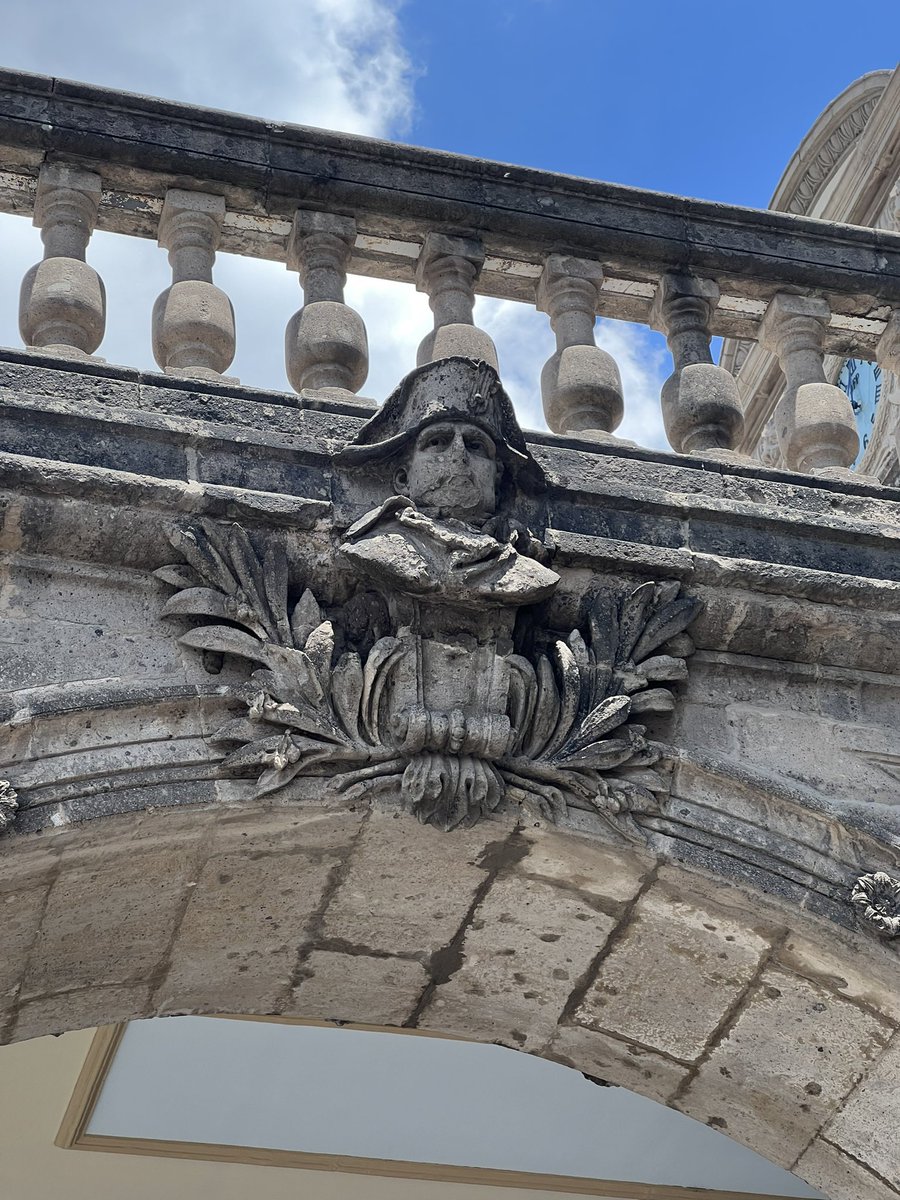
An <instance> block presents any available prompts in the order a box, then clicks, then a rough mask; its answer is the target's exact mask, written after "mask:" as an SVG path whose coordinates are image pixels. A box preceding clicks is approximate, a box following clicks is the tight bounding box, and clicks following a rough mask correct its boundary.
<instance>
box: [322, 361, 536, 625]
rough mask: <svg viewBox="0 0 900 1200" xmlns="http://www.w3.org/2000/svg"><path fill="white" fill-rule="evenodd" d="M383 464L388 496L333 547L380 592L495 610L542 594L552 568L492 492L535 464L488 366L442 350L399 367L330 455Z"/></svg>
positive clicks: (509, 487)
mask: <svg viewBox="0 0 900 1200" xmlns="http://www.w3.org/2000/svg"><path fill="white" fill-rule="evenodd" d="M340 460H343V462H344V463H345V464H348V465H349V464H353V465H356V464H360V465H361V464H379V463H380V464H381V465H382V466H389V467H390V468H392V473H391V475H390V482H391V485H392V486H393V490H394V494H393V495H391V496H389V497H388V498H387V499H386V500H385V501H384V502H383V503H382V504H381V505H380V506H379V507H378V508H376V509H374V510H372V511H371V512H369V513H366V514H365V516H363V517H362V518H360V520H358V521H357V522H356V523H355V524H354V525H352V526H351V527H350V528H349V529H348V530H347V532H346V534H345V536H344V540H343V543H342V545H341V552H342V553H343V555H344V556H345V558H346V559H348V560H349V561H350V562H351V563H353V565H354V566H355V567H356V568H357V569H358V570H360V571H362V572H363V573H364V574H366V575H368V576H369V577H370V578H372V579H374V580H375V581H376V582H378V583H380V584H381V585H382V586H384V587H385V588H387V589H391V590H397V591H399V592H401V593H403V594H405V595H411V596H417V597H423V598H424V597H427V596H432V597H434V598H435V599H437V598H444V599H448V600H456V601H464V600H476V599H478V600H481V601H491V602H493V604H495V605H498V606H502V607H505V606H507V605H520V604H531V603H535V602H537V601H539V600H542V599H544V598H545V597H546V596H548V595H549V594H550V593H551V592H552V591H553V590H554V588H555V587H556V584H557V583H558V581H559V577H558V576H557V575H556V573H555V572H554V571H551V570H549V569H548V568H547V567H545V566H543V565H542V564H541V563H540V562H538V561H537V560H536V559H535V558H533V557H531V556H530V553H529V551H531V550H532V549H533V548H536V546H537V543H535V542H534V540H533V539H532V538H531V537H530V535H529V534H528V533H527V531H525V530H524V529H522V528H521V527H518V526H515V524H514V523H513V524H511V523H510V521H509V519H508V517H507V516H506V515H505V514H503V513H501V512H500V511H499V510H500V507H501V505H500V494H501V492H502V491H503V492H506V493H510V492H515V490H516V489H517V487H519V486H521V485H522V482H523V479H524V481H525V486H526V487H527V486H529V485H530V486H534V485H535V483H536V482H538V481H539V480H540V469H539V468H538V466H537V464H536V463H535V462H534V460H533V459H532V458H531V455H530V454H529V453H528V450H527V448H526V446H525V443H524V439H523V438H522V435H521V432H520V431H519V429H518V425H517V424H516V422H515V417H514V416H513V413H512V406H511V405H510V402H509V399H508V397H507V396H506V393H505V392H504V391H503V389H502V387H501V386H500V382H499V379H498V378H497V376H496V373H495V372H494V370H493V368H492V367H490V366H489V365H488V364H486V363H483V362H477V361H475V360H472V359H466V358H449V359H442V360H440V361H438V362H435V363H429V364H427V365H426V366H425V367H421V368H419V369H418V370H417V371H414V372H412V374H411V375H408V376H407V377H406V379H405V380H404V381H403V383H402V384H401V385H400V387H399V388H398V389H397V391H396V392H395V393H394V394H393V395H392V396H391V397H390V398H389V400H388V401H387V402H386V403H385V406H384V408H383V409H382V410H381V412H380V413H378V414H377V415H376V416H375V417H373V418H372V420H371V421H369V422H368V424H367V426H365V427H364V429H363V430H362V431H361V432H360V435H359V437H358V438H357V441H356V442H355V443H354V444H352V445H351V446H349V447H347V449H346V450H344V451H343V452H342V454H341V455H340V456H339V461H340Z"/></svg>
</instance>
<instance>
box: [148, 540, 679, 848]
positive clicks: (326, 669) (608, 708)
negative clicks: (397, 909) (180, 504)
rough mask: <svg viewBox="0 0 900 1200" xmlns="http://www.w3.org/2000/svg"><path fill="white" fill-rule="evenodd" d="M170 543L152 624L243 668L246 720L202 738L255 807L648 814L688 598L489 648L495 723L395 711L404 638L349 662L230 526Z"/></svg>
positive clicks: (603, 613)
mask: <svg viewBox="0 0 900 1200" xmlns="http://www.w3.org/2000/svg"><path fill="white" fill-rule="evenodd" d="M175 544H176V546H177V548H178V549H179V551H180V553H181V555H182V556H183V558H184V560H185V562H184V563H180V564H175V565H172V566H168V567H163V568H161V569H160V570H159V571H158V572H157V576H158V577H159V578H160V579H162V580H163V581H164V582H166V583H168V584H170V585H173V586H174V587H176V588H177V589H178V590H177V592H176V594H175V595H174V596H173V597H172V598H171V599H170V600H169V601H168V603H167V605H166V607H165V610H164V615H166V616H178V617H192V618H198V619H200V620H201V621H202V622H203V624H201V625H199V626H198V627H197V628H194V629H192V630H190V631H188V632H187V633H185V634H184V635H183V636H182V638H181V642H182V644H184V645H186V646H190V647H193V648H194V649H196V650H200V651H206V650H210V651H217V652H220V653H224V654H230V655H234V656H237V657H239V658H243V659H246V660H248V661H249V662H251V663H253V664H254V665H255V668H256V669H255V670H254V671H253V672H252V674H250V676H249V679H248V681H247V684H246V686H245V687H244V688H243V689H242V690H241V691H240V695H241V697H242V698H243V700H244V701H245V703H246V706H247V708H246V715H245V716H242V717H239V718H237V719H234V720H231V721H229V722H228V724H226V725H225V726H224V727H223V728H222V729H220V730H219V731H218V732H217V733H216V734H215V737H214V741H216V742H217V743H219V744H223V745H225V746H226V747H228V752H227V754H226V757H225V759H224V762H223V769H224V770H225V771H226V772H239V773H248V772H249V773H251V774H253V775H255V776H256V795H257V796H265V795H268V794H270V793H275V792H281V791H282V790H283V789H286V788H288V786H289V785H290V784H291V782H292V781H293V780H294V779H295V778H296V777H297V776H300V775H325V776H331V777H333V786H334V787H335V788H336V790H337V791H338V792H339V793H343V794H344V795H346V796H347V797H348V798H359V797H361V796H362V795H369V796H371V797H373V798H377V797H378V796H381V795H389V796H394V797H396V796H398V795H399V797H400V800H401V803H402V804H403V806H404V807H405V808H407V809H408V810H410V811H411V812H413V813H415V814H416V815H417V816H418V817H419V819H420V820H422V821H424V822H428V823H431V824H435V825H437V826H439V827H441V828H444V829H451V828H453V827H455V826H457V825H470V824H472V823H474V822H475V821H477V820H479V819H480V818H481V817H483V816H486V815H488V814H489V813H491V812H494V811H497V810H498V809H499V808H500V807H501V806H502V805H503V804H505V803H509V802H514V803H519V804H524V805H526V806H528V807H529V808H531V809H533V810H535V811H536V812H538V813H539V814H540V815H542V816H544V817H546V818H548V819H550V820H557V819H559V818H560V817H563V816H564V815H565V814H566V813H567V812H568V811H569V810H570V809H582V810H587V811H589V812H595V813H599V814H601V815H602V816H603V817H605V818H606V819H607V820H608V821H609V822H610V823H611V824H613V825H614V826H615V827H616V828H617V829H619V830H620V832H622V833H624V834H625V835H626V836H632V837H634V836H638V834H639V830H638V826H637V824H636V822H635V820H634V816H635V814H637V813H641V812H648V813H652V812H654V811H657V810H658V806H659V801H658V797H659V796H660V795H662V794H664V793H665V792H666V791H667V783H666V780H665V778H664V776H663V774H661V773H660V771H659V770H658V769H654V768H655V767H656V765H657V764H658V763H659V760H660V758H661V757H662V748H661V747H660V746H658V745H657V744H655V743H654V742H652V741H651V740H649V739H648V738H647V736H646V727H645V725H644V724H642V723H641V722H642V719H643V717H644V715H645V714H652V713H660V712H667V711H670V710H671V709H672V708H673V706H674V697H673V693H672V691H671V690H670V687H669V686H668V685H671V684H673V683H677V682H680V681H682V680H684V679H686V678H687V666H686V663H685V655H686V654H687V653H689V652H690V650H691V648H692V647H691V644H690V639H689V638H687V637H685V636H683V635H684V630H685V629H686V628H687V626H688V625H689V624H690V622H691V621H692V620H693V618H694V616H695V615H696V613H697V611H698V608H699V602H698V601H697V600H694V599H690V598H687V597H682V596H680V595H679V584H678V583H675V582H671V583H663V584H657V583H645V584H643V585H641V586H640V587H638V588H637V589H635V590H634V591H631V592H630V593H628V594H626V595H623V596H621V597H620V598H619V600H618V601H617V602H616V601H612V600H609V599H608V598H602V599H597V600H595V601H594V602H593V603H592V605H591V607H590V609H589V611H588V613H587V614H586V619H585V622H584V627H583V628H581V629H574V630H572V631H570V633H569V634H568V635H567V636H565V637H557V638H553V637H552V636H549V635H547V636H545V637H544V638H543V644H544V646H545V648H544V649H543V650H541V651H539V652H534V653H530V654H525V653H509V654H505V655H502V656H494V654H493V651H491V657H492V659H493V664H492V666H491V667H490V670H491V671H492V672H493V676H494V680H495V681H499V683H498V684H497V687H499V688H500V689H501V691H502V698H503V708H502V711H488V710H485V711H480V710H479V711H477V712H473V711H464V710H463V708H462V707H461V706H458V705H450V706H448V707H447V708H446V710H444V709H441V708H440V707H439V706H438V704H436V703H434V702H426V703H422V702H419V703H408V702H407V701H406V700H404V699H403V697H404V696H405V695H407V694H409V689H408V683H409V680H410V679H412V680H413V684H414V683H415V677H416V672H417V671H419V672H421V664H422V663H423V661H425V660H426V659H427V656H428V654H430V653H433V652H434V646H433V644H432V645H429V644H428V641H427V638H425V637H423V636H422V634H421V633H418V632H415V631H413V630H411V629H410V628H408V627H404V628H402V629H395V630H394V632H393V633H391V634H390V635H388V636H384V637H380V638H378V640H376V641H375V642H374V644H373V645H372V646H371V648H369V649H368V651H367V652H365V653H363V652H361V650H360V649H359V648H356V647H354V646H353V645H352V642H351V639H350V638H349V636H348V633H347V630H346V629H345V628H343V627H342V625H341V620H340V615H339V614H338V613H336V614H335V616H334V618H333V619H329V618H328V616H327V615H326V614H325V613H323V611H322V608H321V606H320V604H319V602H318V601H317V599H316V598H315V596H314V595H313V593H312V592H311V591H310V590H309V589H306V590H304V591H302V593H301V594H300V596H299V598H297V599H296V600H292V599H289V596H288V579H289V576H292V575H293V572H292V571H291V570H290V569H289V567H290V565H289V563H288V562H287V560H286V558H285V556H284V554H283V553H282V552H281V550H280V549H279V548H276V547H270V548H269V549H267V550H266V552H265V553H263V554H262V555H260V554H258V553H257V551H256V549H255V547H254V545H253V543H252V542H251V539H250V538H249V536H248V534H247V533H246V531H245V530H244V529H243V528H242V527H241V526H240V525H232V526H231V527H230V529H229V530H227V531H224V530H222V529H219V528H217V527H216V526H215V525H213V524H212V523H206V524H203V525H198V526H193V527H191V528H188V529H185V530H182V531H181V532H180V533H179V534H178V535H177V536H176V538H175ZM470 666H471V673H472V675H473V680H474V677H475V676H476V675H478V673H479V672H481V673H483V672H484V670H485V668H484V664H483V663H480V661H479V659H478V655H477V654H476V655H473V656H472V661H471V664H470ZM404 680H405V681H406V685H407V686H406V690H404V687H405V685H404ZM472 686H473V688H474V686H475V683H474V682H473V685H472ZM497 687H495V688H494V691H495V692H496V691H497ZM419 690H420V691H421V688H420V689H419ZM398 697H399V699H398ZM426 701H427V697H426Z"/></svg>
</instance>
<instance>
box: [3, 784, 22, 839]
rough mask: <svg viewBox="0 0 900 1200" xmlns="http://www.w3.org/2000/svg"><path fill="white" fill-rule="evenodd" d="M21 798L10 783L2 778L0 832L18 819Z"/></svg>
mask: <svg viewBox="0 0 900 1200" xmlns="http://www.w3.org/2000/svg"><path fill="white" fill-rule="evenodd" d="M18 807H19V799H18V797H17V795H16V793H15V791H14V789H13V787H12V785H11V784H10V783H7V781H6V780H5V779H0V833H5V832H6V830H7V829H9V828H10V827H11V826H12V823H13V821H15V819H16V811H17V809H18Z"/></svg>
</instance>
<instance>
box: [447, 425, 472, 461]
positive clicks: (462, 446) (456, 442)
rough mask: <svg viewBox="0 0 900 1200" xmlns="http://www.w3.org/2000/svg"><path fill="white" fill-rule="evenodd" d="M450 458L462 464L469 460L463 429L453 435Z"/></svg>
mask: <svg viewBox="0 0 900 1200" xmlns="http://www.w3.org/2000/svg"><path fill="white" fill-rule="evenodd" d="M450 456H451V458H454V459H456V460H458V461H459V462H462V463H465V462H468V460H469V450H468V447H467V446H466V442H465V438H464V437H463V432H462V430H461V429H457V430H455V431H454V433H453V441H452V442H451V443H450Z"/></svg>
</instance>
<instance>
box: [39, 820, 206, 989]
mask: <svg viewBox="0 0 900 1200" xmlns="http://www.w3.org/2000/svg"><path fill="white" fill-rule="evenodd" d="M202 829H203V826H202V823H201V822H196V824H195V828H194V830H193V831H192V832H190V833H187V834H186V836H185V838H184V840H183V841H181V842H177V841H176V842H174V843H169V844H168V845H165V846H163V847H150V848H146V849H145V848H142V846H141V839H140V838H136V839H135V840H134V842H132V843H129V842H121V843H118V844H117V843H113V845H110V846H107V847H103V846H102V845H101V846H99V847H98V848H97V849H96V850H93V851H89V852H87V853H85V854H83V855H80V856H78V857H77V858H74V859H72V860H67V859H66V858H63V860H62V869H61V873H60V875H59V877H58V878H57V880H56V881H55V883H54V884H53V887H52V888H51V890H50V895H49V898H48V901H47V907H46V910H45V912H44V917H43V920H42V922H41V928H40V932H39V934H38V937H37V939H36V941H35V944H34V949H33V951H32V953H31V957H30V960H29V965H28V971H27V974H26V976H25V979H24V982H23V986H22V997H23V998H28V997H33V996H41V995H45V994H47V993H51V992H60V991H69V990H71V989H74V988H79V987H89V986H102V985H105V984H127V983H137V982H141V983H143V982H146V981H147V980H148V979H149V978H150V977H151V976H152V975H153V974H154V972H155V971H156V970H157V969H158V967H159V964H160V962H161V960H162V959H163V956H164V955H165V952H166V948H167V946H168V943H169V940H170V939H171V936H172V931H173V929H174V927H175V923H176V920H177V918H178V916H179V915H180V912H181V908H182V906H183V904H184V899H185V896H186V895H187V891H188V888H187V885H188V884H189V883H190V882H191V881H192V878H193V872H194V869H195V868H194V863H195V859H196V852H197V843H198V841H199V838H200V835H201V833H202ZM115 851H118V852H115ZM85 929H90V931H91V936H90V937H89V938H87V937H85V936H84V930H85Z"/></svg>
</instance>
